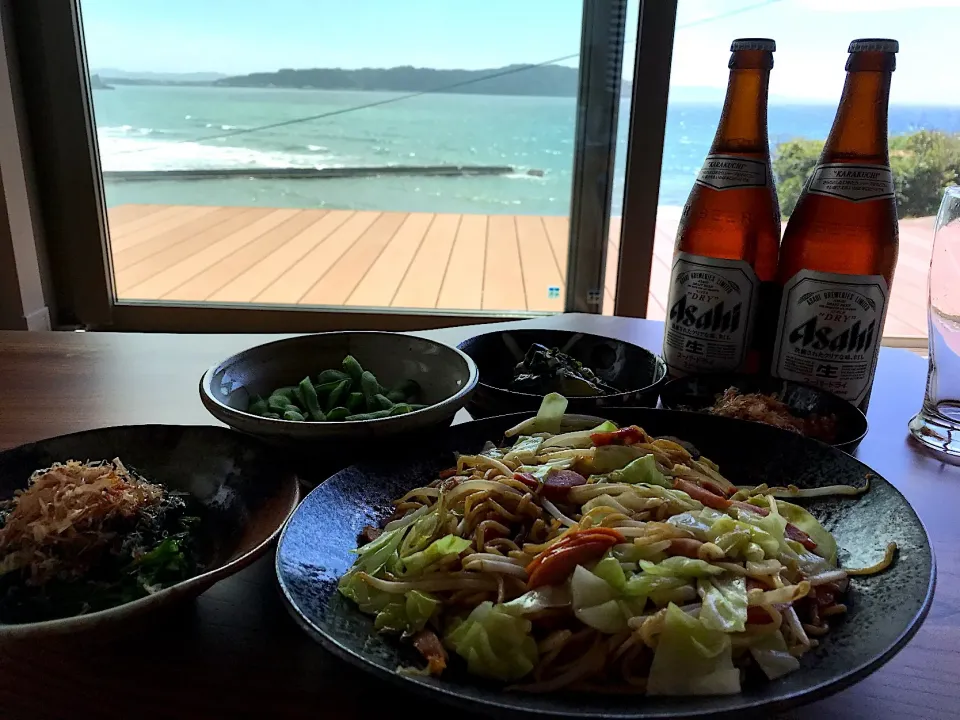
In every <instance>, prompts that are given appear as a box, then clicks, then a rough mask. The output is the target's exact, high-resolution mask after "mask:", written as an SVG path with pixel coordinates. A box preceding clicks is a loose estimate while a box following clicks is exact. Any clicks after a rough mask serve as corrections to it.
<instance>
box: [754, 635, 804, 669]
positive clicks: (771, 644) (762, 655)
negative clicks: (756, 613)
mask: <svg viewBox="0 0 960 720" xmlns="http://www.w3.org/2000/svg"><path fill="white" fill-rule="evenodd" d="M749 648H750V654H751V655H752V656H753V659H754V660H756V662H757V665H759V666H760V669H761V670H763V673H764V675H766V676H767V678H768V679H770V680H776V679H777V678H778V677H782V676H783V675H786V674H787V673H791V672H793V671H794V670H799V669H800V661H799V660H798V659H797V658H795V657H794V656H793V655H791V654H790V652H789V651H788V650H787V643H786V642H785V641H784V639H783V634H782V633H781V632H780V631H779V630H777V631H776V632H775V633H767V634H765V635H758V636H757V637H756V638H754V639H753V640H752V641H751V643H750V646H749Z"/></svg>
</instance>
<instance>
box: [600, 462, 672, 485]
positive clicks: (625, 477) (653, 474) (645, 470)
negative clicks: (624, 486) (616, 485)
mask: <svg viewBox="0 0 960 720" xmlns="http://www.w3.org/2000/svg"><path fill="white" fill-rule="evenodd" d="M610 482H622V483H628V484H630V485H636V484H637V483H646V484H648V485H660V486H662V487H670V482H669V481H668V480H667V478H666V476H665V475H664V474H663V473H662V472H660V470H659V469H658V468H657V461H656V458H654V457H653V455H644V456H643V457H639V458H637V459H636V460H633V461H631V462H630V463H628V464H627V466H626V467H625V468H623V469H622V470H614V471H613V472H612V473H610Z"/></svg>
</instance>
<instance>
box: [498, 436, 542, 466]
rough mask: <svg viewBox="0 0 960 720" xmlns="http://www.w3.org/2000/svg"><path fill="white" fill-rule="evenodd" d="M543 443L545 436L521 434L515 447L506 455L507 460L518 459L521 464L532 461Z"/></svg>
mask: <svg viewBox="0 0 960 720" xmlns="http://www.w3.org/2000/svg"><path fill="white" fill-rule="evenodd" d="M542 444H543V438H538V437H531V436H529V435H521V436H520V437H519V438H517V441H516V442H515V443H514V444H513V447H512V448H510V450H509V451H508V452H507V453H506V454H505V455H504V457H505V458H506V459H507V460H516V461H517V462H519V463H520V464H521V465H522V464H524V463H531V462H533V461H534V458H536V456H537V451H538V450H539V449H540V446H541V445H542Z"/></svg>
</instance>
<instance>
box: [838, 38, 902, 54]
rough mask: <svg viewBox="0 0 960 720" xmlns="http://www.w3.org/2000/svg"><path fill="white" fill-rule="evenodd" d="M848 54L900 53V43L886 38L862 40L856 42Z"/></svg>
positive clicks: (852, 43) (848, 49) (852, 44)
mask: <svg viewBox="0 0 960 720" xmlns="http://www.w3.org/2000/svg"><path fill="white" fill-rule="evenodd" d="M847 52H849V53H856V52H886V53H895V52H900V43H898V42H897V41H896V40H887V39H885V38H861V39H860V40H854V41H853V42H851V43H850V47H849V48H847Z"/></svg>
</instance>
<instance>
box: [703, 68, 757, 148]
mask: <svg viewBox="0 0 960 720" xmlns="http://www.w3.org/2000/svg"><path fill="white" fill-rule="evenodd" d="M769 84H770V70H769V68H744V69H740V68H734V69H732V70H731V71H730V82H729V83H728V84H727V98H726V100H725V101H724V103H723V114H722V115H721V116H720V124H719V125H718V126H717V134H716V136H715V137H714V139H713V145H712V146H711V147H710V152H711V153H725V152H735V153H758V154H761V155H765V156H767V155H769V154H770V146H769V143H768V141H767V90H768V86H769Z"/></svg>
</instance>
